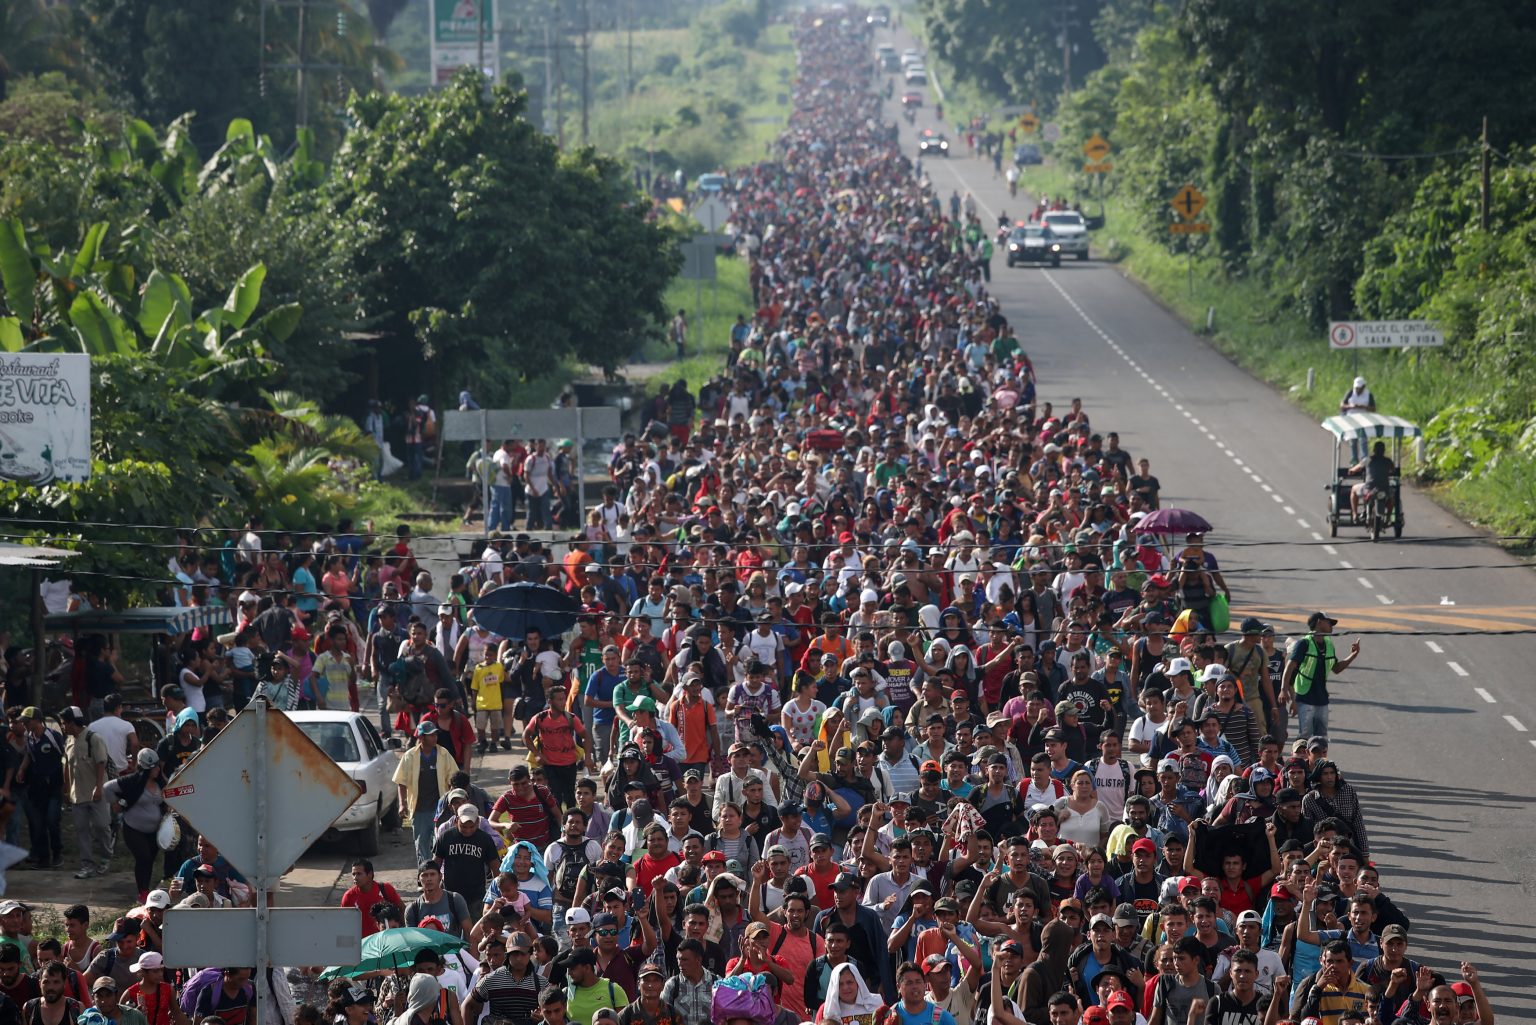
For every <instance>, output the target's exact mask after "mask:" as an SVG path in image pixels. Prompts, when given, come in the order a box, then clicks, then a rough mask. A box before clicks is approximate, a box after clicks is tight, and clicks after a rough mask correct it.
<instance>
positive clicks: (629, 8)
mask: <svg viewBox="0 0 1536 1025" xmlns="http://www.w3.org/2000/svg"><path fill="white" fill-rule="evenodd" d="M624 35H625V37H626V40H625V43H624V97H625V98H626V99H628V98H629V97H630V95H632V94H633V93H634V90H635V0H624Z"/></svg>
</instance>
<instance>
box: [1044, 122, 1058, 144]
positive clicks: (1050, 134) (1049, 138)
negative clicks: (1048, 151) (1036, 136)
mask: <svg viewBox="0 0 1536 1025" xmlns="http://www.w3.org/2000/svg"><path fill="white" fill-rule="evenodd" d="M1040 138H1042V139H1044V140H1045V141H1046V142H1055V141H1056V140H1058V139H1060V138H1061V126H1060V125H1058V124H1057V123H1056V122H1054V121H1047V122H1046V123H1045V127H1044V128H1042V129H1040Z"/></svg>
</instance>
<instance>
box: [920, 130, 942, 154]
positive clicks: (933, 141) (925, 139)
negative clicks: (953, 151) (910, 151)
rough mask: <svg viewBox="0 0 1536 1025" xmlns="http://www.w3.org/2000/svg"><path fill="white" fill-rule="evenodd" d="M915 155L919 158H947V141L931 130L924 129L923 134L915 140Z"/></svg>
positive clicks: (940, 134)
mask: <svg viewBox="0 0 1536 1025" xmlns="http://www.w3.org/2000/svg"><path fill="white" fill-rule="evenodd" d="M917 155H918V156H920V157H926V156H929V155H937V156H941V157H947V156H949V140H948V139H946V138H945V137H944V135H943V134H942V133H940V132H935V131H934V130H933V129H932V128H925V129H923V134H922V135H921V136H919V137H918V140H917Z"/></svg>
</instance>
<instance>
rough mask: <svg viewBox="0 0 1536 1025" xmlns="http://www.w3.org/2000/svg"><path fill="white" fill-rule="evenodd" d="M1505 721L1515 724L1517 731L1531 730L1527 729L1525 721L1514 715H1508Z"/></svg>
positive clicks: (1527, 731) (1525, 731)
mask: <svg viewBox="0 0 1536 1025" xmlns="http://www.w3.org/2000/svg"><path fill="white" fill-rule="evenodd" d="M1504 721H1505V722H1507V723H1509V724H1510V725H1511V726H1513V727H1514V728H1515V732H1517V733H1529V732H1530V731H1529V730H1527V729H1526V728H1525V723H1523V722H1521V721H1520V720H1519V719H1516V718H1515V717H1514V716H1512V715H1506V716H1505V717H1504Z"/></svg>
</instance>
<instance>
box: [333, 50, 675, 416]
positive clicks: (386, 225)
mask: <svg viewBox="0 0 1536 1025" xmlns="http://www.w3.org/2000/svg"><path fill="white" fill-rule="evenodd" d="M525 104H526V96H525V94H523V93H522V92H518V91H513V90H512V89H509V88H505V87H497V88H495V89H494V90H492V91H491V93H490V94H489V95H488V96H487V95H486V94H485V93H484V91H483V90H482V89H481V87H480V83H479V81H478V80H477V76H476V75H475V74H474V72H473V71H466V72H463V73H461V75H460V76H459V77H458V78H457V79H456V80H455V81H454V83H453V84H452V85H451V86H450V87H448V88H445V89H442V90H440V91H438V92H435V93H432V94H430V95H427V96H422V97H414V98H409V99H407V98H402V97H398V96H382V95H372V96H367V97H359V98H357V99H355V100H354V102H353V104H352V106H351V116H352V118H353V119H354V121H355V122H356V127H355V128H354V129H353V131H352V132H351V134H350V135H349V136H348V138H347V142H346V145H345V146H343V147H342V150H341V152H340V153H339V154H338V155H337V160H336V166H335V168H334V172H333V174H332V175H331V178H330V181H329V183H328V185H327V188H326V201H327V204H328V210H329V215H330V217H331V219H333V220H334V221H335V222H336V223H338V224H345V225H346V226H347V231H348V232H349V234H350V235H351V236H352V237H353V238H354V239H355V240H356V244H355V247H354V249H353V253H352V267H351V272H352V274H353V275H354V276H355V278H356V279H357V280H358V281H360V282H361V283H362V308H363V310H364V312H365V314H366V315H368V316H370V317H372V318H373V319H375V320H376V321H377V323H378V324H379V326H380V328H381V329H382V330H383V331H384V333H385V334H387V335H388V336H389V337H390V338H391V339H392V340H393V341H394V343H395V344H394V345H393V346H391V347H389V348H386V349H385V350H384V352H385V353H386V354H387V356H388V357H389V358H390V359H391V362H392V363H393V364H394V365H395V366H397V367H399V366H404V367H409V366H410V363H409V362H407V363H405V364H401V363H400V362H398V361H399V360H407V361H409V360H411V359H414V358H422V359H426V360H428V361H429V362H428V363H427V365H426V367H425V368H424V369H426V370H428V371H429V372H430V371H433V370H436V369H437V368H438V367H439V366H440V367H441V368H442V373H443V374H444V375H451V376H449V377H448V378H447V382H446V383H447V384H449V385H450V386H451V387H452V388H454V389H457V388H458V387H460V386H461V382H462V383H463V384H465V385H471V384H472V385H473V386H474V387H475V389H476V392H477V394H482V395H488V396H494V395H497V394H501V393H503V392H505V391H506V390H507V389H508V388H509V387H511V386H512V385H514V384H515V383H516V382H518V381H520V380H523V379H525V378H528V377H532V376H536V375H537V373H538V372H539V370H540V368H542V367H547V366H549V365H550V363H551V362H552V361H554V360H558V359H560V358H562V357H564V356H566V355H574V356H576V357H577V358H579V359H581V360H584V361H586V362H589V363H594V364H597V365H599V366H602V367H605V368H612V367H616V366H618V364H619V363H620V362H622V361H623V360H624V359H625V358H626V357H627V356H628V355H629V353H630V352H632V351H633V350H634V347H635V344H636V341H637V339H638V338H639V336H640V335H641V334H642V333H643V332H644V330H645V329H646V328H647V326H648V325H650V324H651V323H654V322H655V321H656V320H659V319H660V318H661V316H662V315H663V310H662V307H661V295H662V292H663V291H664V290H665V288H666V286H667V283H668V282H669V281H670V280H671V279H672V276H673V275H674V274H675V273H676V272H677V267H678V264H679V260H678V257H677V256H676V255H675V251H674V249H673V248H672V240H671V236H670V235H669V233H667V232H666V231H665V230H664V229H662V228H661V227H659V226H657V225H655V224H653V223H651V222H650V221H648V220H647V217H646V214H647V207H646V206H645V205H644V204H643V203H642V202H641V201H640V199H639V197H638V196H636V195H635V194H634V192H633V189H632V186H631V184H630V181H629V177H628V174H627V172H626V171H625V169H624V168H623V167H621V166H620V165H619V164H618V163H616V162H615V161H613V160H611V159H609V158H607V157H603V156H601V155H599V154H597V153H596V152H595V151H593V150H590V149H584V150H577V151H575V152H571V153H565V154H562V153H560V152H559V151H558V150H557V149H556V147H555V144H554V141H553V140H552V139H550V138H549V137H548V136H545V135H543V134H541V133H540V132H539V131H538V130H537V129H535V128H534V127H533V126H532V125H530V124H529V123H528V122H527V121H526V120H524V119H523V118H522V116H521V115H522V113H523V109H524V106H525ZM411 346H419V350H418V352H417V353H415V354H413V353H411V352H408V351H404V350H406V349H408V348H410V347H411Z"/></svg>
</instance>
